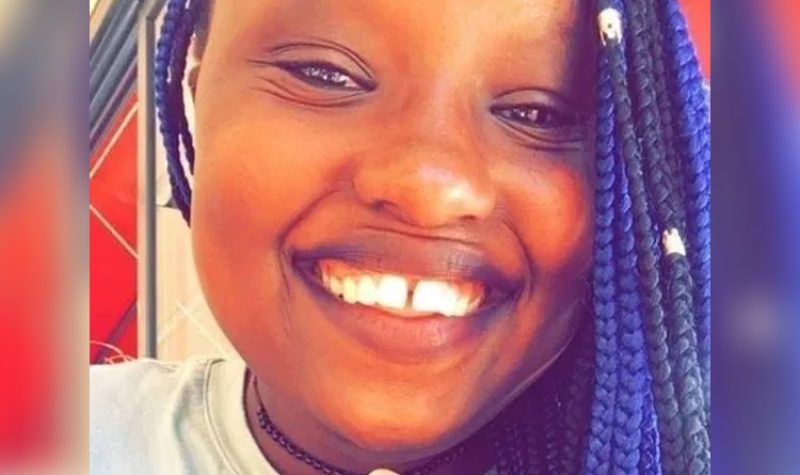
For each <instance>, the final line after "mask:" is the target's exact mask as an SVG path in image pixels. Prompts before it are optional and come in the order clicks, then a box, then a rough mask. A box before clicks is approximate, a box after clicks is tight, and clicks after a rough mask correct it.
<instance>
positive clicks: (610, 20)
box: [597, 8, 622, 46]
mask: <svg viewBox="0 0 800 475" xmlns="http://www.w3.org/2000/svg"><path fill="white" fill-rule="evenodd" d="M597 24H598V26H599V27H600V41H601V42H602V43H603V46H605V45H606V44H607V43H608V42H609V41H611V40H614V41H621V40H622V15H621V14H620V13H619V11H618V10H617V9H616V8H606V9H605V10H603V11H602V12H600V14H599V15H598V16H597Z"/></svg>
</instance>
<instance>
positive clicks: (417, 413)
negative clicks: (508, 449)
mask: <svg viewBox="0 0 800 475" xmlns="http://www.w3.org/2000/svg"><path fill="white" fill-rule="evenodd" d="M341 396H344V393H342V394H341ZM341 396H340V399H339V400H338V404H336V403H333V401H330V400H329V402H330V403H333V404H329V405H327V406H326V407H325V408H322V409H323V411H324V413H325V417H324V419H325V420H327V421H329V424H330V426H331V427H332V429H333V430H334V431H335V432H336V433H338V434H339V435H340V436H341V437H342V438H344V439H346V440H348V441H349V442H350V443H351V444H353V445H355V446H357V447H359V448H360V449H362V450H364V451H366V452H370V453H386V454H387V455H388V454H394V455H395V456H396V457H399V458H402V457H403V454H404V453H408V454H411V453H413V454H414V455H415V456H416V457H418V456H419V455H420V454H421V455H423V456H425V455H428V454H430V455H433V454H435V453H439V452H442V451H444V450H446V449H448V448H449V447H451V446H453V445H455V444H456V443H458V442H459V441H461V440H462V439H463V438H464V423H463V422H464V421H465V419H467V418H465V417H464V414H463V413H461V412H459V411H458V410H457V409H456V408H457V407H458V404H457V402H456V401H453V403H450V404H430V403H426V401H425V400H424V398H422V397H415V398H414V397H412V398H398V399H397V400H386V399H384V400H383V401H376V400H375V398H374V397H371V396H373V395H365V396H362V397H357V396H355V395H353V396H351V397H341ZM409 399H411V401H410V400H409ZM359 400H361V401H363V402H362V403H361V404H358V403H356V401H359ZM390 457H391V456H390Z"/></svg>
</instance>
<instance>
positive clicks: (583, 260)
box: [509, 163, 593, 277]
mask: <svg viewBox="0 0 800 475" xmlns="http://www.w3.org/2000/svg"><path fill="white" fill-rule="evenodd" d="M515 176H516V177H519V179H518V181H517V182H516V183H514V184H513V185H512V186H511V187H510V188H509V189H512V190H518V191H516V192H515V193H514V194H512V195H511V197H510V201H511V204H510V206H509V208H510V210H511V213H512V214H513V216H512V219H513V220H514V222H516V223H519V225H518V227H517V229H518V233H519V235H520V238H521V239H522V241H523V245H524V246H525V248H526V250H527V252H528V255H529V258H530V260H531V261H532V265H533V266H534V272H537V273H541V274H545V275H553V274H557V275H561V276H563V277H566V275H565V273H566V274H567V275H571V274H573V272H575V273H579V272H580V271H582V270H584V269H585V267H586V266H588V265H589V262H590V259H591V243H592V232H593V220H592V210H593V203H592V193H591V188H590V184H589V181H588V179H587V178H586V172H585V171H583V170H580V169H579V168H577V167H575V166H572V165H563V164H550V163H547V164H542V165H540V166H538V167H537V169H536V170H534V171H532V172H529V173H527V174H521V173H518V174H516V175H515Z"/></svg>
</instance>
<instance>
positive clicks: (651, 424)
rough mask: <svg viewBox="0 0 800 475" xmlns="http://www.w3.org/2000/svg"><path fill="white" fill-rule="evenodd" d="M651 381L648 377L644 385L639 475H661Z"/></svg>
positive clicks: (658, 438)
mask: <svg viewBox="0 0 800 475" xmlns="http://www.w3.org/2000/svg"><path fill="white" fill-rule="evenodd" d="M651 384H652V381H651V380H650V378H649V376H648V379H647V382H646V383H645V388H648V389H647V391H646V392H645V395H644V414H643V418H644V420H643V422H642V459H641V461H640V462H639V473H646V474H649V475H661V473H663V470H662V467H661V463H660V461H661V450H660V447H659V446H660V444H661V441H660V436H659V433H658V423H657V416H656V408H655V400H654V398H653V391H652V390H651V389H649V388H650V385H651Z"/></svg>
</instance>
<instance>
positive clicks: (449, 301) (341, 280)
mask: <svg viewBox="0 0 800 475" xmlns="http://www.w3.org/2000/svg"><path fill="white" fill-rule="evenodd" d="M320 272H321V277H322V282H323V284H324V286H325V288H327V289H328V291H330V292H331V293H332V294H334V295H336V296H337V297H341V298H342V299H343V300H344V301H345V302H347V303H358V304H362V305H369V306H377V307H383V308H387V309H393V310H404V309H406V310H411V311H413V312H415V313H419V314H431V313H439V314H442V315H445V316H448V317H462V316H464V315H467V314H468V313H470V312H472V311H473V310H474V309H475V308H476V307H477V306H478V305H479V304H480V302H481V300H482V298H483V292H482V289H480V286H478V285H475V284H466V283H453V282H445V281H441V280H432V279H423V280H415V279H412V278H406V277H403V276H399V275H394V274H376V273H366V272H363V271H360V272H356V271H354V270H353V269H351V268H345V267H344V266H343V265H339V266H336V265H333V264H327V265H321V266H320ZM411 287H413V292H411V298H410V299H409V288H411ZM409 300H410V307H409Z"/></svg>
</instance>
